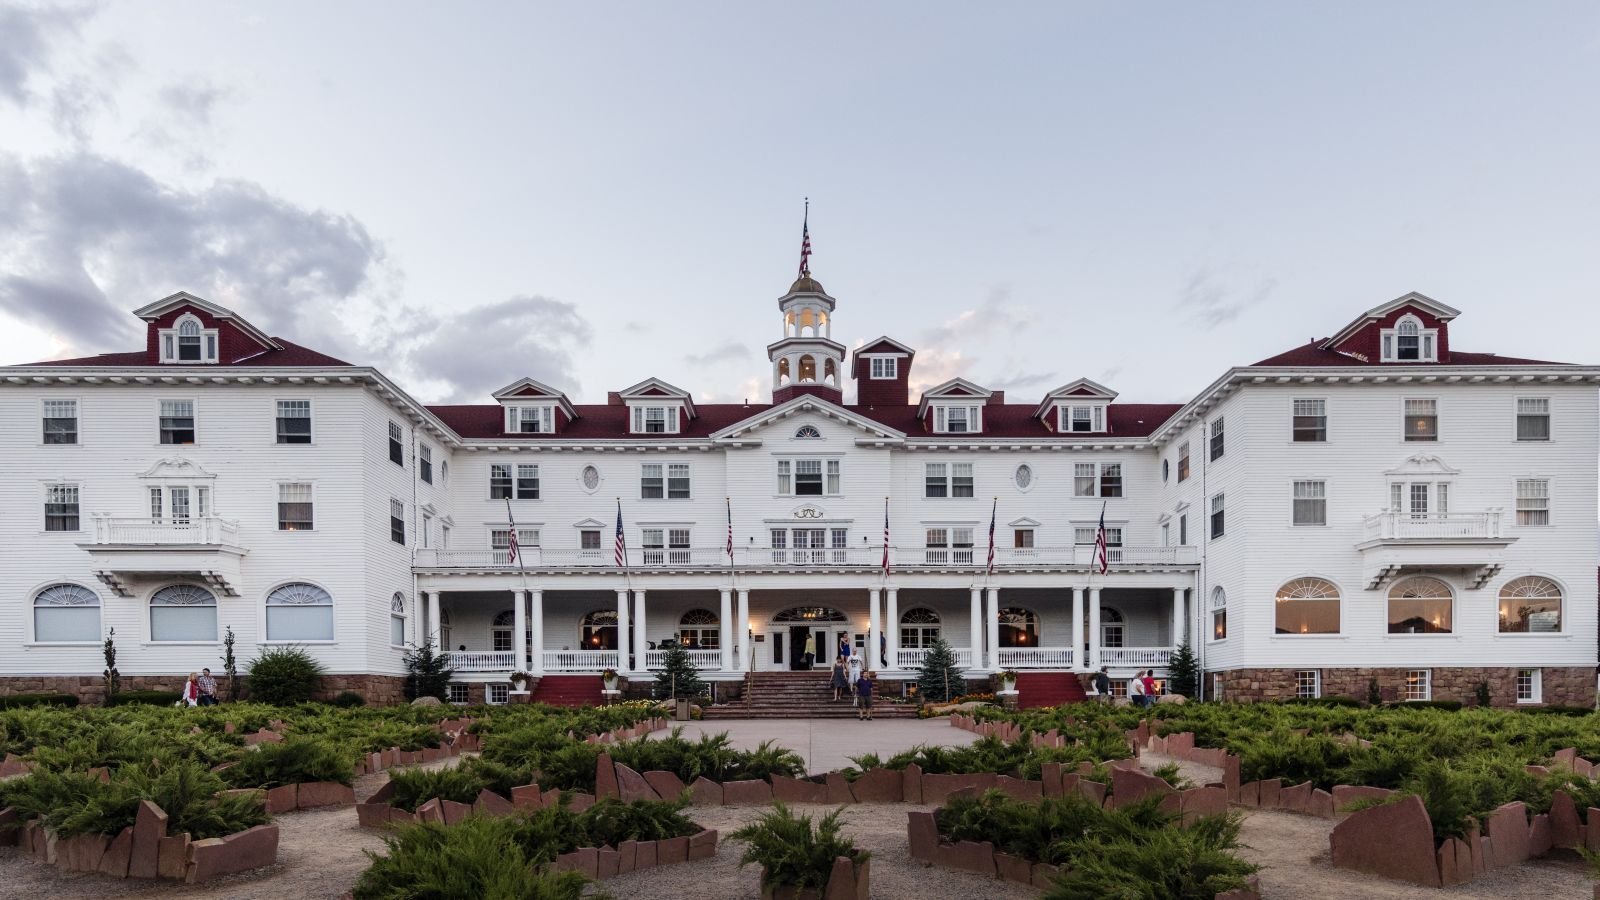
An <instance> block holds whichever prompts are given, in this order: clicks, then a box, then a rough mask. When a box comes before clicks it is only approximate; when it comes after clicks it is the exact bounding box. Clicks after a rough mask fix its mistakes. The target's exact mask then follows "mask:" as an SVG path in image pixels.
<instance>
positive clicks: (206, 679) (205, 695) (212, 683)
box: [196, 669, 217, 706]
mask: <svg viewBox="0 0 1600 900" xmlns="http://www.w3.org/2000/svg"><path fill="white" fill-rule="evenodd" d="M196 684H198V685H199V688H200V705H201V706H216V705H217V680H216V679H215V678H212V677H211V670H210V669H201V670H200V680H199V681H198V682H196Z"/></svg>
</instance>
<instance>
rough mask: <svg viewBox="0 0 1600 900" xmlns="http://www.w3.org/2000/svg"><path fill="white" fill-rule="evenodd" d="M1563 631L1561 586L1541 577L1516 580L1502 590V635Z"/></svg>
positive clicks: (1531, 576) (1535, 576) (1523, 577)
mask: <svg viewBox="0 0 1600 900" xmlns="http://www.w3.org/2000/svg"><path fill="white" fill-rule="evenodd" d="M1560 631H1561V586H1560V585H1558V584H1556V583H1555V582H1554V581H1551V580H1550V579H1548V578H1541V577H1540V576H1538V575H1524V576H1522V577H1520V578H1513V579H1511V580H1510V581H1508V582H1506V583H1505V586H1504V587H1502V588H1500V633H1501V634H1555V633H1558V632H1560Z"/></svg>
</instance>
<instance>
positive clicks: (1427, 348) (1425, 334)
mask: <svg viewBox="0 0 1600 900" xmlns="http://www.w3.org/2000/svg"><path fill="white" fill-rule="evenodd" d="M1412 330H1414V331H1415V337H1416V339H1417V358H1416V359H1401V358H1400V338H1401V337H1402V336H1410V335H1408V334H1406V332H1408V331H1412ZM1378 334H1379V340H1380V343H1381V349H1380V355H1379V357H1380V360H1381V361H1382V362H1386V363H1388V362H1399V363H1418V362H1438V361H1439V329H1437V328H1423V327H1422V320H1421V319H1419V318H1417V316H1415V315H1414V314H1412V313H1406V314H1405V315H1403V316H1401V317H1400V318H1398V319H1396V320H1395V323H1394V327H1393V328H1384V329H1381V330H1380V331H1379V332H1378Z"/></svg>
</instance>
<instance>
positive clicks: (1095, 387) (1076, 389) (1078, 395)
mask: <svg viewBox="0 0 1600 900" xmlns="http://www.w3.org/2000/svg"><path fill="white" fill-rule="evenodd" d="M1115 399H1117V392H1116V391H1113V390H1112V389H1110V388H1108V387H1106V386H1105V385H1103V384H1101V383H1099V382H1097V381H1091V380H1089V379H1087V378H1079V379H1078V380H1077V381H1070V382H1068V383H1066V384H1063V385H1062V386H1061V387H1058V388H1056V389H1055V390H1053V391H1051V392H1050V393H1048V394H1045V395H1044V400H1042V401H1040V403H1039V408H1038V409H1036V410H1034V412H1033V415H1034V418H1037V419H1042V418H1044V417H1045V416H1047V415H1049V414H1050V411H1051V410H1052V409H1054V408H1055V407H1056V406H1057V405H1058V404H1060V403H1062V402H1064V401H1076V400H1082V401H1096V402H1099V403H1110V402H1111V401H1113V400H1115Z"/></svg>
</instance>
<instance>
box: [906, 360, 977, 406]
mask: <svg viewBox="0 0 1600 900" xmlns="http://www.w3.org/2000/svg"><path fill="white" fill-rule="evenodd" d="M976 362H977V360H975V359H972V358H971V357H966V356H962V355H961V351H960V350H944V349H940V348H935V349H930V350H918V351H917V358H916V361H915V363H914V364H913V365H912V367H911V378H910V388H911V399H912V400H916V398H917V395H918V394H920V393H921V392H923V391H925V390H927V389H928V388H931V387H937V386H939V385H941V384H944V383H945V382H946V381H949V380H950V379H952V378H965V377H967V376H968V374H969V373H971V371H972V366H973V364H974V363H976Z"/></svg>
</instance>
